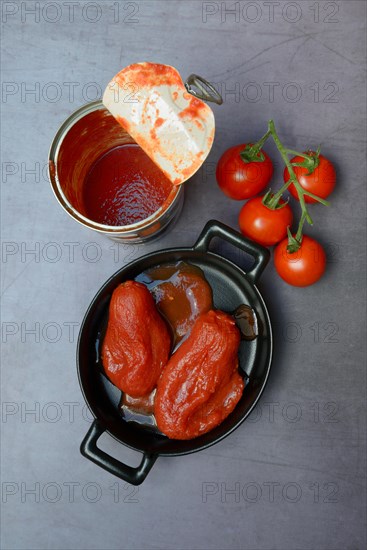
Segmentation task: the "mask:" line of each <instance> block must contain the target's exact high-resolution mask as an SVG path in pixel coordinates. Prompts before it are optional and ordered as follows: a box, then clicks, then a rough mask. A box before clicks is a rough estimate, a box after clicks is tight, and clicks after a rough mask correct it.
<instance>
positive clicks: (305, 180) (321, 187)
mask: <svg viewBox="0 0 367 550" xmlns="http://www.w3.org/2000/svg"><path fill="white" fill-rule="evenodd" d="M305 155H311V156H312V155H315V153H314V152H313V151H308V152H307V153H305ZM319 158H320V164H319V165H318V166H317V168H315V170H314V171H313V172H312V174H310V175H308V170H307V168H305V167H303V166H293V170H294V173H295V174H296V176H297V179H298V181H299V183H300V184H301V186H302V187H303V189H305V190H306V191H310V193H313V194H314V195H317V196H318V197H320V198H322V199H326V197H328V196H329V195H330V193H331V192H332V191H333V189H334V187H335V181H336V173H335V168H334V166H333V165H332V163H331V162H330V160H328V159H327V158H326V157H324V156H323V155H320V156H319ZM302 161H304V158H302V157H298V156H297V157H294V158H292V160H291V163H294V162H302ZM288 180H289V172H288V168H285V169H284V181H285V182H287V181H288ZM288 190H289V192H290V193H291V195H292V196H293V197H294V198H295V199H297V200H299V199H298V194H297V190H296V188H295V187H294V185H293V183H291V185H290V186H289V187H288ZM305 202H308V203H312V202H317V201H316V200H315V199H313V198H312V197H308V196H307V195H306V196H305Z"/></svg>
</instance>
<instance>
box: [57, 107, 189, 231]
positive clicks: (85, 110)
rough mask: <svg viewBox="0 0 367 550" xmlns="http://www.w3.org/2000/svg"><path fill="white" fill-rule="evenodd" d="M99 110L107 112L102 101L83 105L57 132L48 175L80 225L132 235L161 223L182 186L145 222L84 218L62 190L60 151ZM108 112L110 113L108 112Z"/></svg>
mask: <svg viewBox="0 0 367 550" xmlns="http://www.w3.org/2000/svg"><path fill="white" fill-rule="evenodd" d="M98 109H101V110H102V109H103V110H105V111H107V109H106V107H105V106H104V105H103V103H102V101H101V100H96V101H92V102H90V103H86V104H85V105H82V106H81V107H79V108H78V109H76V110H75V111H73V112H72V113H71V114H70V115H69V116H68V117H67V118H66V119H65V120H64V122H63V123H62V124H61V126H60V127H59V129H58V130H57V132H56V134H55V137H54V139H53V140H52V143H51V146H50V151H49V155H48V175H49V180H50V184H51V188H52V191H53V193H54V195H55V197H56V199H57V200H58V202H59V203H60V205H61V206H62V207H63V208H64V210H65V211H66V212H67V213H68V214H69V215H70V216H71V217H72V218H73V219H75V220H77V221H78V222H79V223H81V224H82V225H84V226H87V227H89V228H92V229H95V230H97V231H99V232H101V233H108V234H113V233H122V232H123V233H126V234H128V233H130V232H135V231H136V230H139V229H146V228H147V226H149V225H150V224H151V223H156V222H157V221H159V219H160V218H161V216H163V215H164V214H166V213H168V212H169V211H170V210H171V209H172V208H173V207H174V205H175V203H176V201H177V200H178V198H179V196H180V195H181V193H182V191H183V189H182V186H181V185H179V186H173V188H172V191H171V192H170V194H169V195H168V198H167V202H168V206H165V205H164V204H163V205H162V206H161V207H160V208H158V210H156V211H155V212H153V214H151V215H150V216H149V217H148V218H145V219H144V220H141V221H139V222H136V223H132V224H129V225H105V224H102V223H98V222H95V221H93V220H91V219H90V218H87V217H86V216H83V214H81V213H80V212H78V210H76V208H74V206H73V205H72V204H71V203H70V202H69V201H68V199H67V197H66V195H65V193H64V192H63V190H62V187H61V184H60V180H59V177H58V173H57V160H58V155H59V151H60V148H61V145H62V142H63V140H64V138H65V136H66V135H67V133H68V132H69V130H70V129H71V128H72V127H73V126H74V124H76V123H77V122H78V121H79V120H81V119H82V118H83V117H84V116H86V115H88V114H90V113H92V112H93V111H96V110H98ZM107 112H108V111H107Z"/></svg>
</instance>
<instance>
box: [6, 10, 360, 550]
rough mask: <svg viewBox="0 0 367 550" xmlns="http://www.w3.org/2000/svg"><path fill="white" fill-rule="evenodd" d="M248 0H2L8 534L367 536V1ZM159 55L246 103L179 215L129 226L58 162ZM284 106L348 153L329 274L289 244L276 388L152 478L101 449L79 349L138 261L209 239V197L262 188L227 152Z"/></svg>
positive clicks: (302, 139)
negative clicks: (85, 441) (313, 268)
mask: <svg viewBox="0 0 367 550" xmlns="http://www.w3.org/2000/svg"><path fill="white" fill-rule="evenodd" d="M231 6H233V3H232V2H225V3H221V2H207V3H204V4H203V3H202V2H201V1H182V2H178V1H158V2H154V1H137V2H124V1H121V2H112V1H111V2H110V1H105V2H99V3H93V2H92V3H91V2H84V1H76V2H74V8H72V7H71V6H70V3H69V4H67V3H65V2H51V3H50V2H46V3H45V2H39V3H37V2H32V1H27V2H3V3H2V21H3V38H2V49H3V66H2V79H3V95H2V108H3V114H2V122H3V125H2V137H3V139H2V183H1V192H2V240H3V242H2V247H3V248H2V252H3V255H2V273H3V275H2V276H3V279H2V285H3V316H2V321H3V324H2V341H3V351H2V372H1V374H2V381H1V389H2V399H3V408H2V424H1V432H2V436H1V437H2V441H1V442H2V526H1V543H2V548H3V549H47V548H53V549H87V548H91V549H120V548H123V549H130V548H131V549H140V548H147V549H150V548H152V549H153V548H157V549H158V548H164V549H168V548H172V547H175V548H182V549H239V548H241V549H259V550H260V549H261V550H262V549H279V550H288V549H289V550H295V549H300V550H301V549H302V550H303V549H343V550H344V549H348V550H357V549H358V550H362V549H363V548H365V547H366V538H365V537H366V531H365V525H366V523H365V522H366V515H365V495H366V491H365V475H364V470H365V397H366V386H365V327H364V300H365V272H364V266H365V256H364V248H365V234H364V219H365V187H366V178H365V176H366V172H365V163H364V153H363V152H364V139H365V115H366V112H365V102H366V96H365V91H364V90H365V88H364V76H365V72H364V51H365V34H364V33H365V15H366V13H365V3H364V2H363V1H348V2H323V1H320V2H319V1H316V2H315V1H314V0H312V1H311V2H308V1H300V0H298V2H293V3H291V2H283V1H281V2H275V3H270V4H269V3H268V2H263V1H256V2H239V3H237V6H235V10H240V11H237V12H235V13H234V14H230V13H228V12H226V11H225V8H227V9H229V8H230V7H231ZM32 10H33V11H32ZM72 10H74V12H73V11H72ZM97 19H98V20H97ZM53 20H56V21H54V22H52V21H53ZM94 20H96V21H94ZM93 21H94V22H93ZM142 60H150V61H156V62H162V63H168V64H172V65H174V66H175V67H177V69H178V70H179V71H180V72H181V74H182V75H183V76H184V77H185V76H186V75H188V74H190V73H191V72H196V73H198V74H200V75H203V76H205V77H206V78H207V79H209V80H210V81H212V82H214V83H217V84H218V86H221V90H222V92H223V95H224V97H225V103H224V105H223V106H221V107H214V111H215V116H216V121H217V134H216V140H215V143H214V146H213V150H212V152H211V154H210V157H209V159H208V162H207V164H206V166H205V169H202V170H201V171H200V172H199V173H198V174H197V175H196V176H195V177H194V178H193V179H192V181H190V182H189V183H188V184H187V185H185V187H186V202H185V207H184V211H183V213H182V216H181V218H180V220H179V222H178V223H177V225H176V226H175V228H174V229H173V230H172V232H171V233H169V234H167V235H166V236H165V237H164V238H162V239H161V240H160V241H158V242H156V243H154V244H152V245H149V246H145V247H142V246H135V247H130V248H129V247H124V246H120V247H116V245H112V242H110V241H108V239H106V238H104V237H103V236H99V235H95V234H92V233H90V232H89V231H88V230H85V229H84V228H83V227H81V226H79V225H78V224H77V223H76V222H74V221H73V220H72V219H71V218H69V217H68V216H67V215H66V214H65V213H64V212H63V211H62V209H61V208H60V207H59V206H58V204H57V203H56V201H55V199H54V197H53V195H52V192H51V189H50V186H49V185H48V183H47V179H46V176H45V171H44V167H45V165H46V162H47V154H48V148H49V145H50V142H51V139H52V137H53V135H54V133H55V132H56V130H57V128H58V126H59V125H60V123H61V122H62V121H63V120H64V119H65V118H66V117H67V116H68V115H69V113H70V112H71V111H73V110H75V109H76V108H77V107H78V106H80V105H81V104H83V103H85V102H87V101H88V100H91V99H94V98H95V96H96V95H98V94H99V93H100V90H101V89H103V88H104V86H105V85H106V84H107V82H108V81H109V79H110V78H111V77H112V76H113V75H114V74H115V73H116V72H117V71H118V70H119V69H120V68H122V67H124V66H126V65H128V64H130V63H132V62H135V61H142ZM32 90H33V93H32ZM231 90H232V91H234V92H235V93H231ZM271 91H273V95H272V93H271ZM271 117H272V118H274V119H275V121H276V124H277V126H278V129H279V132H280V134H281V136H282V137H283V139H284V140H285V141H286V143H288V144H289V145H291V146H292V145H293V146H294V147H295V148H298V149H299V150H303V149H305V148H306V147H308V146H311V147H316V146H317V144H319V143H322V144H323V151H324V153H325V154H326V155H327V156H328V157H329V158H330V159H332V160H333V161H334V162H335V164H336V166H337V172H338V185H337V189H336V191H335V193H334V194H333V195H332V205H331V206H330V208H329V209H327V208H324V207H322V206H315V207H314V208H313V213H314V218H315V222H316V223H315V227H314V228H313V229H312V230H311V229H308V232H309V233H310V234H312V235H316V236H317V237H318V238H319V239H320V241H321V242H322V243H323V244H324V245H325V247H326V249H327V253H328V258H329V262H328V268H327V274H326V275H325V277H324V278H323V279H322V281H320V282H319V283H318V284H317V285H316V286H313V287H310V288H306V289H296V288H292V287H289V286H287V285H286V284H284V283H283V282H282V281H281V280H280V279H279V278H278V277H277V276H276V273H275V271H274V268H273V265H272V264H270V265H269V266H268V268H267V269H266V272H265V273H264V276H263V278H262V280H261V284H260V288H261V291H262V292H263V294H264V296H265V299H266V301H267V304H268V306H269V310H270V314H271V317H272V320H273V323H274V332H275V345H276V347H275V356H274V363H273V369H272V373H271V378H270V380H269V384H268V386H267V388H266V391H265V393H264V395H263V397H262V399H261V402H260V404H259V406H258V408H257V410H256V411H255V412H254V413H253V415H252V417H250V419H249V420H248V421H247V422H245V423H244V424H243V425H242V426H241V427H240V428H239V429H238V430H237V431H236V432H235V433H234V434H232V435H231V436H230V437H229V438H228V439H226V440H224V441H223V442H221V443H220V444H218V445H216V446H214V447H212V448H210V449H208V450H207V451H204V452H200V453H197V454H194V455H190V456H186V457H181V458H171V459H163V458H162V459H161V458H159V459H158V460H157V462H156V464H155V466H154V468H153V469H152V471H151V473H150V474H149V476H148V478H147V479H146V481H145V482H144V484H143V485H142V486H141V487H140V488H139V489H138V490H136V489H132V488H131V487H129V486H127V485H125V484H124V483H123V482H121V481H119V480H117V479H116V478H113V477H112V476H111V475H109V474H108V473H106V472H104V471H102V470H101V469H99V468H98V467H96V466H95V465H93V464H92V463H91V462H89V461H87V460H86V459H84V458H82V456H81V455H80V454H79V444H80V442H81V440H82V438H83V437H84V435H85V433H86V431H87V429H88V427H89V423H90V418H89V416H88V414H87V413H86V411H85V408H83V407H84V402H83V398H82V396H81V393H80V390H79V386H78V381H77V376H76V370H75V347H76V343H75V338H76V334H77V332H78V326H79V324H80V322H81V319H82V317H83V315H84V312H85V310H86V308H87V306H88V304H89V302H90V300H91V299H92V297H93V295H94V294H95V292H96V291H97V290H98V288H99V287H100V285H101V284H102V283H103V282H104V281H105V280H106V278H108V277H109V276H110V275H111V274H112V273H114V272H115V271H116V270H117V269H118V268H119V267H120V266H122V265H123V264H124V263H126V262H128V261H129V260H131V259H133V258H137V257H139V256H141V255H143V254H145V253H146V252H150V251H152V250H155V249H159V248H164V247H167V246H171V245H172V246H173V245H190V244H191V243H193V241H194V239H195V238H196V236H197V234H198V232H199V231H200V229H201V228H202V226H203V224H204V222H205V221H206V220H208V219H209V218H216V219H219V220H221V221H223V222H225V223H227V224H229V225H231V226H233V227H236V224H237V214H238V210H239V207H240V204H239V203H236V202H232V201H231V200H229V199H227V198H225V197H224V196H223V195H222V194H221V192H220V191H219V190H218V188H217V186H216V183H215V180H214V177H213V176H212V175H211V174H210V172H212V170H213V166H214V163H215V162H216V161H217V159H218V158H219V156H220V154H221V152H222V151H223V150H224V149H225V148H227V147H229V146H231V145H234V144H237V143H240V142H242V141H246V140H254V139H255V138H257V137H259V136H260V135H262V133H264V131H265V128H266V123H267V120H268V119H269V118H271ZM268 151H269V152H270V154H273V153H274V150H273V148H272V147H271V146H269V147H268ZM32 169H33V170H35V172H34V173H33V174H32V173H31V172H29V170H32ZM278 174H279V175H280V170H278ZM279 181H280V179H279V178H278V180H277V181H276V182H275V185H276V184H277V183H278V182H279ZM52 243H53V244H52ZM67 243H69V244H67ZM70 243H73V244H70ZM91 243H95V244H91ZM216 247H217V248H218V247H219V251H220V252H222V253H223V254H227V255H228V256H229V257H232V258H233V259H235V260H236V261H238V262H239V263H242V262H245V259H244V258H242V257H240V256H239V255H238V254H236V253H235V252H234V251H233V250H231V249H230V247H226V246H224V245H221V244H220V243H219V244H218V243H217V244H216ZM32 249H33V250H34V251H35V252H34V253H33V254H32V253H27V251H28V252H29V251H30V250H32ZM71 250H74V255H72V254H71ZM118 255H119V257H118ZM93 259H95V260H96V261H93ZM73 327H74V328H73ZM32 329H33V330H34V332H33V333H31V332H29V331H30V330H32ZM73 330H74V331H75V334H73ZM32 411H33V412H32ZM101 446H102V447H103V449H105V450H107V451H108V452H110V453H112V454H113V455H114V456H116V457H118V458H120V459H122V460H125V461H126V462H127V463H130V464H132V465H134V464H137V463H138V461H139V459H140V457H139V456H138V454H137V453H135V452H133V451H131V450H128V449H126V448H124V447H122V446H120V445H119V444H117V443H116V442H115V441H113V440H111V438H110V437H109V436H103V437H102V439H101ZM32 491H33V492H32ZM231 491H232V492H231ZM233 491H234V492H233Z"/></svg>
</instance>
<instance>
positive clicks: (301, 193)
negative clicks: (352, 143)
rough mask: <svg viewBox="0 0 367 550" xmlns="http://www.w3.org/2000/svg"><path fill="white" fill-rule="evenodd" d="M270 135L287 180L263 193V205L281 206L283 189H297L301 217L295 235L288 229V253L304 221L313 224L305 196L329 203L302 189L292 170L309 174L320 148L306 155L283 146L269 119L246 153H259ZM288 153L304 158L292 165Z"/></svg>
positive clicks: (298, 238)
mask: <svg viewBox="0 0 367 550" xmlns="http://www.w3.org/2000/svg"><path fill="white" fill-rule="evenodd" d="M270 136H271V137H272V138H273V140H274V143H275V145H276V147H277V149H278V151H279V153H280V156H281V157H282V159H283V161H284V164H285V165H286V167H287V169H288V173H289V180H288V181H287V182H285V183H284V184H283V185H282V187H281V188H280V189H279V191H277V192H276V193H274V194H271V193H270V192H269V193H267V194H266V195H265V197H264V199H263V202H264V204H265V206H267V207H268V208H270V209H271V210H274V209H276V208H281V206H282V205H281V204H279V200H280V198H281V197H282V195H283V193H284V191H286V190H287V189H288V187H289V186H290V185H291V184H293V185H294V187H295V189H296V191H297V194H298V198H299V204H300V207H301V219H300V221H299V224H298V229H297V233H296V235H295V237H293V236H292V234H291V232H290V230H289V229H288V237H289V239H288V241H289V242H288V251H289V252H290V253H292V252H296V251H297V250H298V249H299V247H300V246H301V242H302V230H303V226H304V223H305V221H306V220H307V222H308V223H309V224H310V225H313V220H312V218H311V216H310V214H309V212H308V210H307V206H306V202H305V196H308V197H311V198H313V199H315V200H316V201H318V202H320V203H321V204H324V205H325V206H328V205H329V203H328V202H327V201H326V200H324V199H322V198H320V197H318V196H317V195H314V194H313V193H311V192H310V191H306V190H305V189H303V187H302V186H301V184H300V183H299V181H298V179H297V176H296V174H295V172H294V169H293V166H304V167H306V168H307V169H308V173H309V174H310V173H312V172H313V170H315V168H316V167H317V166H318V164H319V154H320V149H318V150H317V152H316V154H310V155H307V154H305V153H299V152H298V151H294V150H293V149H288V148H286V147H284V145H283V144H282V142H281V141H280V139H279V136H278V134H277V131H276V129H275V124H274V121H273V120H269V122H268V131H267V132H266V134H265V135H264V136H263V137H262V138H261V139H260V140H259V141H258V142H257V143H255V144H254V145H252V146H250V147H249V149H248V150H247V155H248V156H249V154H250V155H251V157H252V158H253V157H256V156H258V155H259V153H260V154H261V147H262V146H263V145H264V143H265V141H266V140H267V139H268V138H269V137H270ZM290 154H291V155H295V156H299V157H302V158H303V159H304V161H303V162H302V163H295V164H294V165H293V164H292V163H291V162H290V160H289V158H288V155H290ZM241 156H242V153H241ZM247 162H249V161H248V160H247Z"/></svg>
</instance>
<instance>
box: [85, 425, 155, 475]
mask: <svg viewBox="0 0 367 550" xmlns="http://www.w3.org/2000/svg"><path fill="white" fill-rule="evenodd" d="M104 431H105V429H104V428H102V426H100V424H99V423H98V422H97V420H95V421H94V422H93V424H92V425H91V427H90V429H89V431H88V433H87V435H86V436H85V438H84V439H83V441H82V444H81V446H80V452H81V453H82V455H83V456H85V458H88V459H89V460H91V461H92V462H94V463H95V464H97V466H100V467H101V468H103V469H104V470H107V472H110V474H113V475H114V476H117V477H119V478H120V479H123V480H124V481H127V482H128V483H130V484H131V485H140V484H141V483H143V481H144V479H145V478H146V477H147V475H148V473H149V471H150V469H151V467H152V466H153V464H154V462H155V461H156V459H157V455H152V454H146V453H144V454H143V459H142V461H141V463H140V464H139V466H138V467H137V468H133V467H132V466H128V465H127V464H124V463H123V462H120V461H119V460H116V458H113V457H112V456H109V455H108V454H107V453H105V452H104V451H101V449H99V448H98V447H97V441H98V439H99V438H100V436H101V435H102V434H103V432H104Z"/></svg>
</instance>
